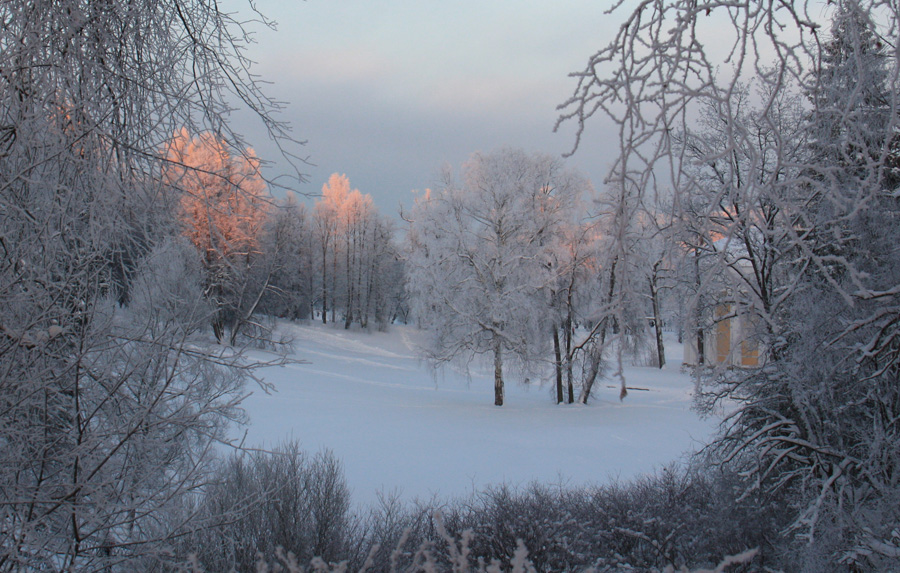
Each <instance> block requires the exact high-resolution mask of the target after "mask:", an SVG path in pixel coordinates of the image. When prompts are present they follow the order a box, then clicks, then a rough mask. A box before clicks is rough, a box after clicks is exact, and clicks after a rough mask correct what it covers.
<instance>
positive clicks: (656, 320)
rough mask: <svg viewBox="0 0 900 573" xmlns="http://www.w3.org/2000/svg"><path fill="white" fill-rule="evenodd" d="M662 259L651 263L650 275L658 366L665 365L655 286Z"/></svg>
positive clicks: (664, 350) (657, 291)
mask: <svg viewBox="0 0 900 573" xmlns="http://www.w3.org/2000/svg"><path fill="white" fill-rule="evenodd" d="M661 262H662V261H657V262H656V264H654V265H653V274H652V275H651V276H650V299H651V300H652V301H653V327H654V329H655V330H656V361H657V362H656V364H657V366H659V367H660V368H662V367H663V366H665V365H666V349H665V348H664V347H663V335H662V318H661V317H660V315H659V288H657V274H658V272H659V265H660V263H661Z"/></svg>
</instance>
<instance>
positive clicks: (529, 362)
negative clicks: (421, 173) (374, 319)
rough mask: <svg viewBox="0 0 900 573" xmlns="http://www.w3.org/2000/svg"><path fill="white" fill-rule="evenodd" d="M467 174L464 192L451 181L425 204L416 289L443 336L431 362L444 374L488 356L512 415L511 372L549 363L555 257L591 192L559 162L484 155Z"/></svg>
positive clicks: (430, 352)
mask: <svg viewBox="0 0 900 573" xmlns="http://www.w3.org/2000/svg"><path fill="white" fill-rule="evenodd" d="M462 171H463V173H462V181H461V183H457V182H456V181H455V180H454V178H453V177H452V175H451V174H449V173H448V174H446V177H445V180H444V183H443V186H442V187H441V188H440V189H439V190H437V191H433V192H428V193H426V195H425V196H424V197H422V198H420V199H419V200H417V202H416V205H415V208H414V209H413V211H412V214H411V225H410V229H409V234H408V239H409V255H408V260H407V264H408V269H409V271H408V272H409V284H408V288H409V291H410V295H411V297H412V300H413V302H412V308H413V314H414V315H415V316H416V318H417V319H418V320H419V321H420V324H422V325H423V326H424V327H426V328H428V329H429V330H430V332H431V333H432V336H433V338H432V339H431V340H430V341H429V343H428V344H427V346H426V348H424V350H425V352H426V353H427V356H428V357H429V358H430V359H431V360H432V361H433V363H434V364H436V365H440V364H445V363H448V362H451V361H454V360H461V361H463V362H469V361H471V360H472V359H473V358H474V357H476V356H480V355H488V356H489V357H490V359H491V362H492V365H493V374H494V404H495V405H497V406H502V405H503V401H504V383H505V382H504V368H508V367H509V366H510V365H514V366H517V367H519V368H522V369H525V370H527V369H528V368H529V367H534V365H535V363H536V362H540V361H543V360H544V358H545V357H547V356H549V346H548V345H549V342H550V336H549V334H550V333H551V332H552V328H554V327H553V326H552V322H551V321H550V320H549V318H550V316H549V308H550V301H549V298H548V296H549V295H548V290H547V287H548V286H549V285H550V283H551V282H553V279H554V278H555V275H556V273H557V272H558V271H557V269H555V268H553V267H552V265H548V264H547V261H548V260H550V257H549V251H550V249H551V245H552V243H553V237H554V234H556V233H557V232H558V229H559V227H560V226H561V225H563V224H565V223H567V222H568V220H569V217H570V216H571V211H569V209H570V208H571V206H572V205H573V202H574V198H575V197H577V195H578V194H580V193H582V192H584V190H585V188H584V187H583V186H580V185H574V184H572V185H569V184H567V182H566V181H567V179H566V176H565V172H564V170H563V169H562V166H561V165H560V163H559V161H558V160H555V159H553V158H550V157H548V156H543V155H530V154H527V153H525V152H523V151H519V150H515V149H503V150H500V151H497V152H495V153H492V154H488V155H481V154H475V155H473V156H472V158H471V159H470V160H469V161H468V162H467V163H466V164H465V165H464V166H463V170H462ZM578 180H579V181H583V180H581V179H578ZM560 183H562V184H560Z"/></svg>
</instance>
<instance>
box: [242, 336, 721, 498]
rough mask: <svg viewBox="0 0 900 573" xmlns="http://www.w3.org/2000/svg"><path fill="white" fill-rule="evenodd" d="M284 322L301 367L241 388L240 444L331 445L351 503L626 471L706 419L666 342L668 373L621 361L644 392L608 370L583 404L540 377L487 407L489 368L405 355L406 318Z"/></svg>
mask: <svg viewBox="0 0 900 573" xmlns="http://www.w3.org/2000/svg"><path fill="white" fill-rule="evenodd" d="M282 328H283V329H284V330H285V331H286V334H288V335H289V336H291V337H293V339H294V348H293V354H292V357H293V358H296V359H298V360H304V361H306V362H307V363H304V364H289V365H287V366H284V367H270V368H266V369H264V370H263V371H262V372H261V374H262V377H263V378H264V379H265V380H266V381H267V382H269V383H271V384H272V385H273V386H274V391H273V392H272V393H270V394H266V393H265V392H263V391H262V390H260V389H259V388H258V387H255V386H254V387H248V391H250V392H251V394H250V395H249V396H248V397H247V399H246V400H245V402H244V407H245V409H246V410H247V413H248V415H249V417H250V425H249V427H248V428H246V429H240V430H235V435H243V432H244V431H245V430H246V432H247V434H246V441H245V445H247V446H250V447H262V448H272V447H274V446H277V445H278V444H279V443H281V442H283V441H285V440H288V439H297V440H299V441H300V443H301V445H302V446H303V448H304V449H306V450H307V451H309V452H316V451H319V450H322V449H330V450H331V451H332V452H334V454H335V455H336V456H337V457H338V458H339V459H340V460H341V461H342V462H343V465H344V470H345V474H346V478H347V482H348V484H349V486H350V488H351V490H352V492H353V497H354V500H355V501H356V502H357V503H361V504H369V503H374V502H376V501H377V496H378V493H379V492H380V491H385V492H392V493H394V492H396V493H399V494H400V495H401V497H403V498H405V499H413V498H417V497H418V498H428V497H431V496H438V497H440V498H448V497H454V496H462V495H466V494H468V493H471V492H472V491H477V490H480V489H483V488H485V487H487V486H489V485H492V484H499V483H501V482H506V483H509V484H511V485H526V484H527V483H529V482H531V481H533V480H538V481H540V482H543V483H547V484H558V483H563V484H568V485H572V486H574V485H585V484H591V483H605V482H609V481H610V480H615V479H620V480H627V479H630V478H633V477H636V476H638V475H640V474H641V473H645V472H650V471H652V470H654V469H657V468H659V467H661V466H663V465H665V464H668V463H670V462H672V461H676V460H678V459H679V458H680V457H682V456H683V454H684V453H685V452H689V451H690V450H692V449H696V448H698V447H699V446H700V445H701V444H702V442H703V441H704V440H705V439H706V438H708V437H709V436H710V434H711V433H712V431H713V429H714V426H715V423H716V421H715V420H701V419H699V418H698V416H697V415H696V414H695V413H694V412H692V411H691V409H690V404H691V390H692V388H693V382H692V381H691V379H690V377H689V376H687V375H685V374H682V373H681V372H680V371H679V369H680V356H681V347H680V346H676V345H674V344H673V341H670V342H669V346H668V348H667V355H668V357H667V361H669V362H670V363H671V365H670V366H667V367H666V368H665V369H663V370H659V369H656V368H646V367H643V368H639V367H628V368H626V380H627V384H628V386H631V387H640V388H646V389H647V391H641V390H632V391H630V392H629V394H628V397H626V398H625V400H624V401H623V402H620V401H619V399H618V392H619V391H618V386H617V385H616V384H615V382H612V381H609V380H605V379H604V380H599V381H598V383H597V384H596V385H595V393H594V398H593V399H592V402H591V403H590V404H588V405H587V406H583V405H577V404H576V405H557V404H555V403H554V399H553V398H552V395H551V384H550V381H549V376H548V379H547V380H546V381H545V382H544V383H543V384H542V385H540V384H536V383H535V382H532V383H531V384H529V385H527V386H526V385H523V384H520V383H518V382H517V381H516V380H514V379H512V378H511V377H510V378H509V379H507V383H506V403H505V405H504V406H502V407H496V406H494V405H493V378H492V374H491V372H489V369H488V368H487V367H485V368H482V369H478V368H474V367H473V369H472V370H473V371H472V373H471V374H472V375H471V379H467V378H466V377H465V376H464V375H462V374H460V373H459V372H456V371H453V370H451V369H444V370H443V371H440V372H439V373H438V375H437V377H435V376H433V375H432V373H431V371H430V369H429V368H428V366H427V365H425V364H423V363H422V362H420V360H419V359H418V357H417V355H416V352H415V347H414V344H415V341H416V340H417V339H418V338H420V336H421V333H419V332H418V331H416V329H414V328H412V327H409V326H392V327H391V329H390V331H389V332H387V333H380V332H372V333H369V332H363V331H359V330H350V331H347V330H343V329H342V328H340V326H337V327H332V326H331V325H328V326H324V325H321V324H283V325H282ZM610 386H614V387H610Z"/></svg>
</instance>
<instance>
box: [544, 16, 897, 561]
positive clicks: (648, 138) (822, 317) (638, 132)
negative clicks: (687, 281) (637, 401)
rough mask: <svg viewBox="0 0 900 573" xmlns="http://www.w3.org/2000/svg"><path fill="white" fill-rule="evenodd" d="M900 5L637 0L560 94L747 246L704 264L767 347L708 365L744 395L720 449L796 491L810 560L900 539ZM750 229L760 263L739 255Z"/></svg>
mask: <svg viewBox="0 0 900 573" xmlns="http://www.w3.org/2000/svg"><path fill="white" fill-rule="evenodd" d="M622 6H624V5H622ZM824 14H827V15H828V16H829V17H830V20H831V21H830V22H828V21H827V19H825V18H823V15H824ZM898 25H900V7H898V5H897V3H896V2H887V1H881V0H872V1H856V0H842V1H839V2H835V3H833V5H831V6H830V7H825V6H823V5H822V4H820V3H816V2H791V3H785V4H779V5H772V4H762V3H758V2H750V3H745V4H740V5H735V4H733V3H727V2H708V3H705V4H702V5H700V4H696V3H693V2H689V1H686V0H685V1H682V0H671V1H664V2H656V3H641V4H639V5H638V6H637V7H636V8H634V10H633V11H631V13H630V14H629V15H628V16H627V18H626V22H625V23H624V24H623V25H622V26H621V27H620V29H619V31H618V33H617V34H616V36H615V37H614V38H613V39H612V41H611V42H610V43H609V44H608V45H607V46H606V47H605V48H603V49H601V50H600V51H599V52H597V54H595V55H594V56H593V57H592V58H591V60H590V63H589V65H588V67H586V69H585V70H584V72H582V73H580V74H576V77H577V78H578V82H579V84H578V87H577V89H576V92H575V94H574V96H573V98H572V99H571V100H569V101H568V102H566V104H565V105H564V107H563V117H562V118H561V121H566V120H574V121H576V122H578V123H579V128H580V129H584V128H585V127H586V126H587V125H588V123H589V121H588V120H589V119H590V118H591V117H592V116H593V115H594V114H595V113H598V112H599V113H605V114H606V115H608V116H609V117H611V118H612V120H613V121H614V122H616V124H617V126H618V127H619V134H620V144H621V145H620V155H619V158H618V160H617V162H616V163H615V165H614V168H613V171H612V174H611V181H613V183H614V184H616V185H619V186H621V187H623V188H624V187H627V186H632V187H633V188H636V189H637V190H638V192H639V193H640V194H642V196H644V197H653V195H654V193H655V192H657V191H658V189H657V188H656V183H657V181H659V180H660V179H661V178H660V174H662V173H667V174H671V176H672V177H671V180H670V181H667V182H666V186H667V187H671V188H672V189H675V190H676V193H675V195H674V197H673V205H674V215H675V217H676V219H677V220H680V221H681V222H682V224H683V225H685V226H686V227H687V226H688V223H690V228H691V229H692V232H693V233H694V237H695V241H694V243H693V245H694V247H700V248H703V249H709V248H710V246H709V243H716V242H718V241H725V242H726V244H727V242H728V241H731V242H732V244H736V246H738V247H740V250H738V251H731V250H729V249H728V248H724V249H722V250H720V251H719V253H721V254H719V255H718V256H716V257H714V259H713V260H712V262H713V264H712V265H711V266H710V268H709V269H708V272H704V273H702V274H701V277H700V280H701V281H704V280H705V279H704V278H703V276H713V275H715V276H717V277H718V279H720V280H722V281H725V282H726V284H727V283H730V284H727V286H729V287H731V288H733V289H735V292H736V291H737V290H738V289H741V288H743V289H746V290H748V291H751V290H753V289H757V292H755V293H754V296H753V298H754V299H755V304H756V306H755V308H754V312H756V313H757V314H758V315H759V316H761V317H762V318H764V319H765V321H766V328H765V329H761V332H763V333H765V335H766V338H764V339H762V342H767V343H768V344H769V347H768V349H767V350H768V351H767V352H766V353H765V357H764V360H763V364H762V365H761V366H760V367H758V368H754V369H747V370H729V371H721V372H719V373H718V374H717V375H715V376H712V377H709V378H708V382H709V385H708V386H705V390H707V391H708V392H709V394H708V395H709V396H711V397H712V398H713V399H714V402H717V401H718V400H728V402H727V403H729V404H735V405H737V408H736V409H734V410H732V413H731V414H730V416H729V417H728V418H727V420H726V422H725V423H724V424H723V426H722V432H721V434H720V436H719V438H718V439H717V440H716V442H715V443H714V444H713V447H712V448H711V449H710V452H711V455H712V459H714V460H717V461H718V462H720V463H727V464H732V465H735V466H736V467H737V468H738V469H739V470H740V471H741V472H742V474H743V475H745V476H747V482H746V485H747V495H757V496H760V497H761V499H762V500H763V501H764V502H766V501H770V500H778V501H777V502H778V503H786V504H787V505H786V507H788V508H790V511H791V512H792V515H793V517H794V522H793V525H792V526H791V527H790V528H789V529H788V531H787V532H786V533H789V534H793V542H794V543H797V544H799V546H800V547H801V548H802V551H794V550H792V552H791V555H793V556H794V558H795V559H796V562H795V563H794V564H793V566H795V567H796V568H797V569H801V568H806V569H807V570H817V569H822V568H824V567H825V565H826V564H833V563H834V562H836V561H841V562H842V563H844V564H845V565H846V566H847V567H849V568H859V569H879V570H885V569H892V568H896V567H897V562H898V559H900V539H898V538H897V533H896V532H897V530H898V526H900V514H898V512H897V510H896V508H897V507H898V503H897V501H898V499H900V488H898V487H897V480H896V476H897V475H898V471H900V470H898V468H900V455H898V451H897V449H896V444H897V443H898V440H900V434H898V431H900V430H898V427H897V424H896V421H897V419H898V416H900V410H898V404H900V391H898V388H900V384H898V374H900V370H898V363H900V351H898V348H900V346H898V344H897V341H898V340H900V331H898V325H900V320H898V316H900V304H898V300H897V297H898V293H900V276H898V274H897V273H898V271H897V269H898V268H900V260H898V259H897V256H898V251H897V249H896V245H897V244H898V237H897V229H898V228H900V227H898V225H897V218H898V203H897V197H898V177H897V173H898V171H897V156H898V154H897V150H898V132H900V125H898V113H897V110H898V99H897V98H898V93H900V89H898V88H900V86H898V77H900V72H898V70H900V64H898V52H897V45H896V38H897V31H898ZM723 45H725V46H727V50H725V51H723V49H722V46H723ZM722 58H727V61H722ZM721 64H726V65H725V66H722V65H721ZM750 83H752V84H753V85H754V86H756V87H757V93H753V94H751V95H750V98H749V99H748V98H747V97H745V96H743V95H742V92H743V91H744V90H745V89H746V88H745V87H744V86H746V85H749V84H750ZM798 96H806V97H805V100H804V99H798ZM791 100H794V101H796V102H797V103H796V104H789V102H791ZM621 102H627V103H626V104H624V105H623V104H622V103H621ZM783 104H789V105H787V106H786V107H782V106H783ZM801 105H802V106H804V108H803V113H799V114H798V113H797V112H796V111H791V109H792V108H791V106H801ZM793 109H796V107H794V108H793ZM704 110H714V115H713V116H712V117H713V122H712V123H711V124H710V123H709V122H707V126H706V127H705V128H704V127H701V128H699V129H695V128H694V125H695V121H696V118H697V117H701V118H702V117H704V116H703V115H702V114H703V113H704ZM783 111H786V112H788V113H782V112H783ZM706 117H709V116H706ZM703 121H705V120H703ZM688 132H693V133H694V134H695V135H696V136H699V137H700V139H696V138H695V137H694V138H689V139H688V140H682V139H680V137H681V135H680V134H686V133H688ZM690 139H693V141H694V142H695V143H697V144H698V145H697V146H696V147H692V145H694V144H693V143H690ZM685 141H688V145H687V146H685V145H683V143H684V142H685ZM711 190H714V191H715V192H716V193H717V194H718V195H710V191H711ZM711 196H712V197H717V198H721V200H720V201H712V202H711V201H709V198H710V197H711ZM738 208H740V212H738V210H737V209H738ZM704 233H706V234H707V238H704V239H703V240H702V241H697V240H696V238H697V237H701V236H702V234H704ZM714 233H715V234H714ZM718 233H722V234H721V235H718ZM701 242H702V243H703V244H702V245H701V244H700V243H701ZM719 244H722V243H719ZM751 248H752V249H754V252H755V254H754V255H753V257H754V258H753V259H752V260H750V261H749V262H750V263H751V264H750V266H751V267H752V266H753V264H757V263H762V264H761V265H760V266H759V268H758V269H753V270H752V272H751V273H750V274H747V275H744V276H740V274H739V273H735V272H731V271H730V269H733V268H734V264H735V262H736V259H734V258H731V257H749V256H750V255H749V252H748V249H751ZM695 251H696V249H695ZM708 260H710V259H708ZM767 264H770V265H771V266H766V265H767ZM766 269H767V270H766ZM763 270H765V272H766V274H763V272H762V271H763ZM747 279H752V280H751V281H750V282H748V280H747ZM698 286H699V288H700V290H701V291H702V290H704V289H705V288H706V285H704V284H701V285H698ZM706 292H710V291H709V290H707V291H706ZM763 298H766V299H767V300H766V301H765V302H764V301H763ZM767 307H768V308H767ZM719 403H721V402H719Z"/></svg>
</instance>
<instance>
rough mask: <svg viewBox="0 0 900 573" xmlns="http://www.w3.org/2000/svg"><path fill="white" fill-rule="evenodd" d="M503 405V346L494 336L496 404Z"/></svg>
mask: <svg viewBox="0 0 900 573" xmlns="http://www.w3.org/2000/svg"><path fill="white" fill-rule="evenodd" d="M502 405H503V346H502V345H501V343H500V338H499V337H498V336H496V335H495V336H494V406H502Z"/></svg>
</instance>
